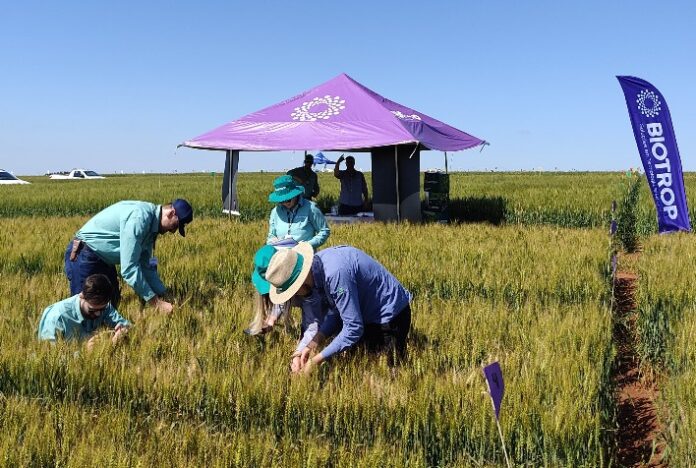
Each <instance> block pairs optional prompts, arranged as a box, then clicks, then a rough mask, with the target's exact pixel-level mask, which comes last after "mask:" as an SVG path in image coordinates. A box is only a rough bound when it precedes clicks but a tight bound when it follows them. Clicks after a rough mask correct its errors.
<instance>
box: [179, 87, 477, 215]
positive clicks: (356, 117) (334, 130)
mask: <svg viewBox="0 0 696 468" xmlns="http://www.w3.org/2000/svg"><path fill="white" fill-rule="evenodd" d="M482 144H485V141H484V140H481V139H479V138H476V137H474V136H471V135H469V134H467V133H465V132H462V131H461V130H457V129H456V128H454V127H451V126H449V125H447V124H445V123H442V122H440V121H438V120H435V119H433V118H431V117H429V116H427V115H425V114H422V113H420V112H417V111H415V110H413V109H411V108H408V107H405V106H402V105H401V104H398V103H396V102H394V101H390V100H389V99H386V98H384V97H382V96H380V95H379V94H377V93H375V92H374V91H372V90H370V89H368V88H366V87H365V86H363V85H361V84H360V83H358V82H357V81H355V80H353V79H352V78H351V77H349V76H348V75H346V74H341V75H339V76H337V77H336V78H334V79H332V80H330V81H327V82H326V83H324V84H322V85H319V86H317V87H315V88H312V89H310V90H308V91H305V92H303V93H301V94H299V95H297V96H295V97H293V98H290V99H287V100H285V101H283V102H281V103H279V104H276V105H274V106H271V107H267V108H266V109H263V110H260V111H258V112H254V113H252V114H249V115H247V116H244V117H242V118H240V119H238V120H235V121H232V122H230V123H227V124H225V125H222V126H221V127H218V128H216V129H214V130H212V131H210V132H207V133H204V134H203V135H200V136H198V137H196V138H193V139H191V140H187V141H185V142H184V143H182V144H181V145H179V146H187V147H189V148H199V149H208V150H225V151H227V163H226V169H227V167H231V168H233V170H234V172H235V173H236V165H237V164H238V161H239V151H294V150H300V151H304V150H308V149H314V148H321V149H322V150H324V151H352V152H357V151H371V152H372V166H373V171H372V181H373V187H374V193H373V206H374V208H375V217H376V218H377V219H400V218H408V219H420V178H419V165H420V150H422V149H424V150H428V149H430V150H440V151H459V150H464V149H468V148H473V147H475V146H478V145H482ZM391 155H393V159H392V158H391V157H390V156H391ZM385 156H386V158H385ZM414 174H415V181H416V183H415V190H414V184H413V180H414ZM230 177H232V176H230ZM227 179H228V178H226V181H227ZM235 181H236V177H235ZM227 182H229V183H228V184H226V185H227V187H226V188H227V189H228V195H230V196H229V202H230V203H232V196H231V195H232V193H231V192H232V187H233V185H234V181H227ZM383 182H387V183H386V184H383ZM378 187H379V188H378ZM223 198H225V195H224V194H223ZM393 201H395V203H396V208H392V205H394V203H393ZM227 209H230V210H232V209H236V206H232V205H231V204H230V205H229V206H227Z"/></svg>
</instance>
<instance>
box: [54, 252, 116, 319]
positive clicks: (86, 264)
mask: <svg viewBox="0 0 696 468" xmlns="http://www.w3.org/2000/svg"><path fill="white" fill-rule="evenodd" d="M72 247H73V241H72V240H71V241H70V242H68V247H67V249H65V276H67V277H68V281H69V282H70V294H71V295H73V296H74V295H75V294H79V293H81V292H82V288H84V286H85V280H86V279H87V277H88V276H89V275H94V274H96V273H102V274H104V275H106V276H107V278H109V281H111V286H113V288H114V293H113V295H112V296H111V305H113V306H114V307H115V308H118V303H119V302H120V301H121V287H120V285H119V283H118V276H117V275H116V267H115V266H114V265H109V264H108V263H106V262H104V261H103V260H102V259H101V258H99V257H98V256H97V254H95V253H94V251H93V250H92V249H90V248H89V246H88V245H87V244H84V243H83V244H82V249H81V250H80V253H79V254H78V255H77V258H76V259H75V261H71V260H70V252H72Z"/></svg>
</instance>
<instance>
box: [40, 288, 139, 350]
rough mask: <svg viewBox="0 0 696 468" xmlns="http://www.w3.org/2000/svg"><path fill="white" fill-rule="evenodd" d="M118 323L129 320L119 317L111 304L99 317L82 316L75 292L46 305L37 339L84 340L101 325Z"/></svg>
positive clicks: (107, 325) (124, 324) (110, 325)
mask: <svg viewBox="0 0 696 468" xmlns="http://www.w3.org/2000/svg"><path fill="white" fill-rule="evenodd" d="M118 324H121V325H122V326H126V327H128V326H130V322H129V321H128V320H126V319H124V318H123V317H121V315H120V314H119V313H118V311H117V310H116V309H115V308H114V307H113V306H112V305H111V304H109V306H108V307H107V308H106V309H104V311H103V312H102V313H101V315H100V316H99V317H97V318H95V319H86V318H84V317H83V316H82V312H81V311H80V295H79V294H76V295H74V296H72V297H69V298H67V299H64V300H62V301H60V302H56V303H55V304H52V305H50V306H48V307H46V309H45V310H44V311H43V315H42V316H41V322H40V323H39V339H40V340H49V341H55V340H56V339H57V338H59V337H62V338H63V339H65V340H84V339H87V338H89V337H90V336H91V335H92V334H93V333H94V332H95V331H97V330H98V329H99V328H101V327H108V328H115V327H116V325H118Z"/></svg>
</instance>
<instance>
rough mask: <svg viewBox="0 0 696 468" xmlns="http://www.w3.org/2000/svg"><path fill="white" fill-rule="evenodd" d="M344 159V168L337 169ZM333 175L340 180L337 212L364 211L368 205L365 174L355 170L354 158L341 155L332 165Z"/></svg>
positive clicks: (351, 213) (341, 213)
mask: <svg viewBox="0 0 696 468" xmlns="http://www.w3.org/2000/svg"><path fill="white" fill-rule="evenodd" d="M344 159H345V161H346V170H345V171H342V170H340V169H339V167H340V166H341V162H342V161H343V160H344ZM334 177H336V178H337V179H339V180H340V181H341V193H340V195H339V197H338V214H339V215H354V214H357V213H359V212H361V211H365V210H366V209H367V205H368V199H369V196H368V192H367V182H366V181H365V174H363V173H362V172H360V171H356V170H355V158H354V157H353V156H348V157H347V158H344V157H343V155H341V157H340V158H338V161H336V165H335V166H334Z"/></svg>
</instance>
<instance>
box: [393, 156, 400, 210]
mask: <svg viewBox="0 0 696 468" xmlns="http://www.w3.org/2000/svg"><path fill="white" fill-rule="evenodd" d="M394 166H395V167H396V220H397V221H401V200H399V146H398V145H394Z"/></svg>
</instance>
